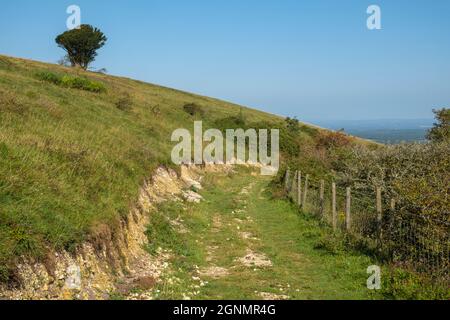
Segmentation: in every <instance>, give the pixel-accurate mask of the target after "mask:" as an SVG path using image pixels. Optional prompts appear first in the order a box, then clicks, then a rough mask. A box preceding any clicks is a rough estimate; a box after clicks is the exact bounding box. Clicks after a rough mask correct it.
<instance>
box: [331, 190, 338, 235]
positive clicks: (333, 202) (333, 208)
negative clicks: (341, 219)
mask: <svg viewBox="0 0 450 320" xmlns="http://www.w3.org/2000/svg"><path fill="white" fill-rule="evenodd" d="M331 212H332V219H333V220H332V221H333V230H334V231H336V228H337V212H336V183H335V182H333V183H332V184H331Z"/></svg>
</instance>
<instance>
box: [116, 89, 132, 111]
mask: <svg viewBox="0 0 450 320" xmlns="http://www.w3.org/2000/svg"><path fill="white" fill-rule="evenodd" d="M116 107H117V108H118V109H120V110H122V111H129V110H131V109H132V107H133V98H132V97H131V95H130V94H129V93H125V94H123V95H122V97H120V98H119V99H118V100H117V101H116Z"/></svg>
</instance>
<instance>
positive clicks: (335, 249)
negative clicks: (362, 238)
mask: <svg viewBox="0 0 450 320" xmlns="http://www.w3.org/2000/svg"><path fill="white" fill-rule="evenodd" d="M314 249H317V250H323V251H325V252H327V253H329V254H332V255H335V254H338V253H339V252H341V251H342V240H341V239H338V238H337V237H336V236H334V235H332V234H331V235H330V234H325V235H323V236H322V237H321V238H320V240H319V241H318V242H317V243H316V244H315V246H314Z"/></svg>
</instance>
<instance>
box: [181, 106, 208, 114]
mask: <svg viewBox="0 0 450 320" xmlns="http://www.w3.org/2000/svg"><path fill="white" fill-rule="evenodd" d="M183 110H184V111H185V112H186V113H188V114H189V115H191V116H193V117H194V116H203V115H204V114H205V111H204V110H203V108H202V107H201V106H199V105H198V104H195V103H188V104H185V105H184V106H183Z"/></svg>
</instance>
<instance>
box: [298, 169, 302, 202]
mask: <svg viewBox="0 0 450 320" xmlns="http://www.w3.org/2000/svg"><path fill="white" fill-rule="evenodd" d="M297 180H298V181H297V185H298V189H297V202H298V205H299V206H301V205H302V172H301V171H299V172H298V176H297Z"/></svg>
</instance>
